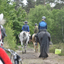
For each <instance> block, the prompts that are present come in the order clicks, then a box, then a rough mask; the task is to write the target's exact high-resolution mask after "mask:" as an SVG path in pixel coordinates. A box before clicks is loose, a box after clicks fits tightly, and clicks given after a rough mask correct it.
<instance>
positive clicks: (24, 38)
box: [18, 31, 30, 53]
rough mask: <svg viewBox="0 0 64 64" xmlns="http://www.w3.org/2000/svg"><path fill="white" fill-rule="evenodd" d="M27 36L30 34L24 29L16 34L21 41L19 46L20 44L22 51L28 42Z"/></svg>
mask: <svg viewBox="0 0 64 64" xmlns="http://www.w3.org/2000/svg"><path fill="white" fill-rule="evenodd" d="M29 36H30V34H29V33H28V32H26V31H22V32H20V34H19V35H18V37H19V39H20V42H21V46H22V53H26V48H27V45H28V42H29ZM23 45H24V46H23ZM23 49H24V51H23Z"/></svg>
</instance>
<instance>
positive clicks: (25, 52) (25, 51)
mask: <svg viewBox="0 0 64 64" xmlns="http://www.w3.org/2000/svg"><path fill="white" fill-rule="evenodd" d="M26 48H27V47H26V45H25V46H24V49H25V53H26Z"/></svg>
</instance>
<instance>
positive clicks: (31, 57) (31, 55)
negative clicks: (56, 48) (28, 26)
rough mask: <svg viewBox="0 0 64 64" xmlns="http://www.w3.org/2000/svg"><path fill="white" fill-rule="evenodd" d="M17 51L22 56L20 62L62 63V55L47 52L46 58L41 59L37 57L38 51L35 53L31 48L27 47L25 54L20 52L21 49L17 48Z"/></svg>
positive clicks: (34, 63) (35, 63)
mask: <svg viewBox="0 0 64 64" xmlns="http://www.w3.org/2000/svg"><path fill="white" fill-rule="evenodd" d="M17 53H18V54H19V55H20V56H21V58H22V64H64V56H58V55H56V54H53V53H49V54H48V55H49V57H48V58H46V59H42V58H39V57H38V56H39V54H40V53H39V52H37V53H35V52H34V49H33V48H27V52H26V54H22V51H21V50H18V51H17Z"/></svg>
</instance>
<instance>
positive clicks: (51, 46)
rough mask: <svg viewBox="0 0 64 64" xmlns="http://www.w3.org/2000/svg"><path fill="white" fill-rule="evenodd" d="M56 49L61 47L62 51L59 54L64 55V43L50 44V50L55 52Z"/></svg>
mask: <svg viewBox="0 0 64 64" xmlns="http://www.w3.org/2000/svg"><path fill="white" fill-rule="evenodd" d="M55 49H61V53H60V54H58V55H60V56H64V43H58V44H53V45H50V47H49V52H50V53H55Z"/></svg>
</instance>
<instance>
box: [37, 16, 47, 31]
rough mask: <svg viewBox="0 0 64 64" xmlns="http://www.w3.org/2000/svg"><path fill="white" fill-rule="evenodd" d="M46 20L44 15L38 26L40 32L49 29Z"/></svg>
mask: <svg viewBox="0 0 64 64" xmlns="http://www.w3.org/2000/svg"><path fill="white" fill-rule="evenodd" d="M45 20H46V17H45V16H43V17H42V21H41V22H40V23H39V26H38V29H39V32H40V31H42V30H46V29H47V23H46V22H45Z"/></svg>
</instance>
